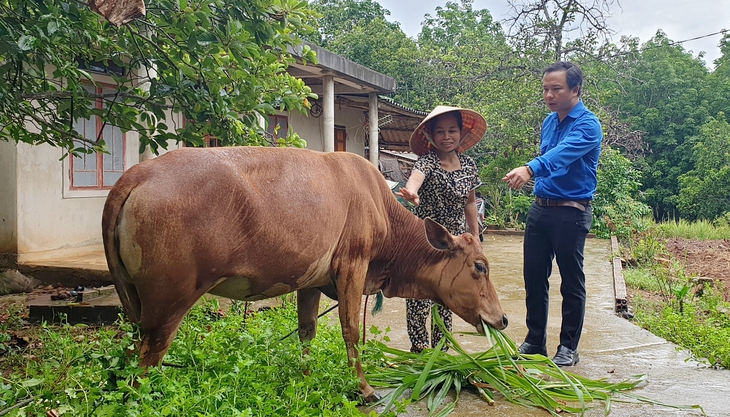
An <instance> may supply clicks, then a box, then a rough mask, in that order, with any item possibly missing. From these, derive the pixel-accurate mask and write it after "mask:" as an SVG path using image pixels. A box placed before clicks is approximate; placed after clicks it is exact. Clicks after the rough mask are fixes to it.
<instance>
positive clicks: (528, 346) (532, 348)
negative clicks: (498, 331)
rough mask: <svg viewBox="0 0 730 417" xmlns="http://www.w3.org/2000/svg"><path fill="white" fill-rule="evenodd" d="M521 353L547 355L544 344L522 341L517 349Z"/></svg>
mask: <svg viewBox="0 0 730 417" xmlns="http://www.w3.org/2000/svg"><path fill="white" fill-rule="evenodd" d="M517 350H518V351H519V352H520V353H521V354H523V355H542V356H547V347H545V345H542V346H540V345H533V344H532V343H527V342H523V343H522V344H521V345H520V347H519V348H518V349H517Z"/></svg>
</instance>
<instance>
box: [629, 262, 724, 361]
mask: <svg viewBox="0 0 730 417" xmlns="http://www.w3.org/2000/svg"><path fill="white" fill-rule="evenodd" d="M624 279H625V280H626V284H627V285H628V286H629V287H630V288H633V289H636V290H639V291H645V292H646V293H644V295H642V294H641V293H640V294H639V295H637V296H636V297H634V299H633V309H634V323H635V324H637V325H639V326H641V327H643V328H645V329H647V330H649V331H650V332H652V333H654V334H655V335H657V336H659V337H663V338H665V339H667V340H669V341H671V342H673V343H676V344H677V345H679V346H681V347H682V348H685V349H687V350H689V351H690V352H691V354H692V356H693V357H694V358H695V359H697V360H698V361H700V362H706V363H708V364H710V365H712V366H719V367H723V368H726V369H730V345H729V344H728V340H730V303H727V302H725V301H724V299H723V295H722V288H713V287H711V286H706V287H704V288H700V287H698V286H697V285H696V284H694V283H693V282H692V281H691V277H688V276H686V275H684V271H683V270H682V269H681V266H679V265H678V264H677V263H676V262H672V263H671V264H670V266H669V267H666V266H661V265H654V266H653V267H645V268H630V269H626V270H624ZM647 293H648V294H647Z"/></svg>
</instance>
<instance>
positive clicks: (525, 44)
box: [508, 0, 614, 61]
mask: <svg viewBox="0 0 730 417" xmlns="http://www.w3.org/2000/svg"><path fill="white" fill-rule="evenodd" d="M508 3H509V5H510V8H511V10H512V12H511V17H510V18H509V19H508V25H509V30H508V32H509V33H510V34H511V36H510V38H511V40H512V43H513V45H514V46H515V48H516V49H517V50H518V51H522V52H523V53H525V54H526V55H530V56H532V57H536V56H543V57H545V59H547V61H564V60H567V59H568V57H569V56H570V55H572V54H574V53H576V52H580V53H592V52H593V48H595V46H596V45H597V44H598V43H599V42H600V41H605V40H607V39H609V38H610V36H611V35H612V34H613V31H612V30H611V29H610V28H609V27H608V24H607V22H606V20H607V19H608V17H610V15H609V9H610V6H611V5H612V4H613V3H614V0H588V1H581V0H524V1H521V0H509V1H508ZM576 33H578V34H579V35H578V36H575V34H576ZM569 34H571V35H572V36H573V39H567V38H566V37H567V35H569Z"/></svg>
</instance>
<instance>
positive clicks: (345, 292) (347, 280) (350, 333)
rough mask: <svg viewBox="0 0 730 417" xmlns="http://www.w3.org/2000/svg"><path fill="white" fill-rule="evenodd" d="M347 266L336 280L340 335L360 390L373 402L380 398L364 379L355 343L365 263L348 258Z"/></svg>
mask: <svg viewBox="0 0 730 417" xmlns="http://www.w3.org/2000/svg"><path fill="white" fill-rule="evenodd" d="M349 261H350V263H349V265H348V266H349V267H348V268H347V270H346V271H342V272H340V274H339V279H338V281H337V299H338V301H339V303H340V306H339V311H340V324H341V325H342V337H343V338H344V339H345V347H346V348H347V357H348V358H349V359H350V366H354V367H355V371H356V372H357V376H358V377H359V378H360V392H361V393H362V396H363V398H364V399H365V401H367V402H375V401H378V400H379V399H380V398H379V397H378V395H377V394H376V393H375V390H374V389H373V387H371V386H370V384H368V382H367V381H366V380H365V373H364V372H363V371H362V365H361V364H360V359H359V357H358V351H357V344H358V342H359V341H360V332H359V324H360V303H361V302H362V293H363V289H364V288H365V276H366V274H367V263H366V262H364V261H360V260H352V259H350V260H349Z"/></svg>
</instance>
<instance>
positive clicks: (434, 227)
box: [424, 217, 454, 250]
mask: <svg viewBox="0 0 730 417" xmlns="http://www.w3.org/2000/svg"><path fill="white" fill-rule="evenodd" d="M424 223H425V224H426V237H427V238H428V243H430V244H431V246H433V247H434V248H436V249H441V250H446V249H453V247H454V238H453V237H452V236H451V233H449V231H448V230H446V228H445V227H443V226H441V225H440V224H438V223H436V222H435V221H433V220H431V219H430V218H428V217H427V218H426V219H425V220H424Z"/></svg>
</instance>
